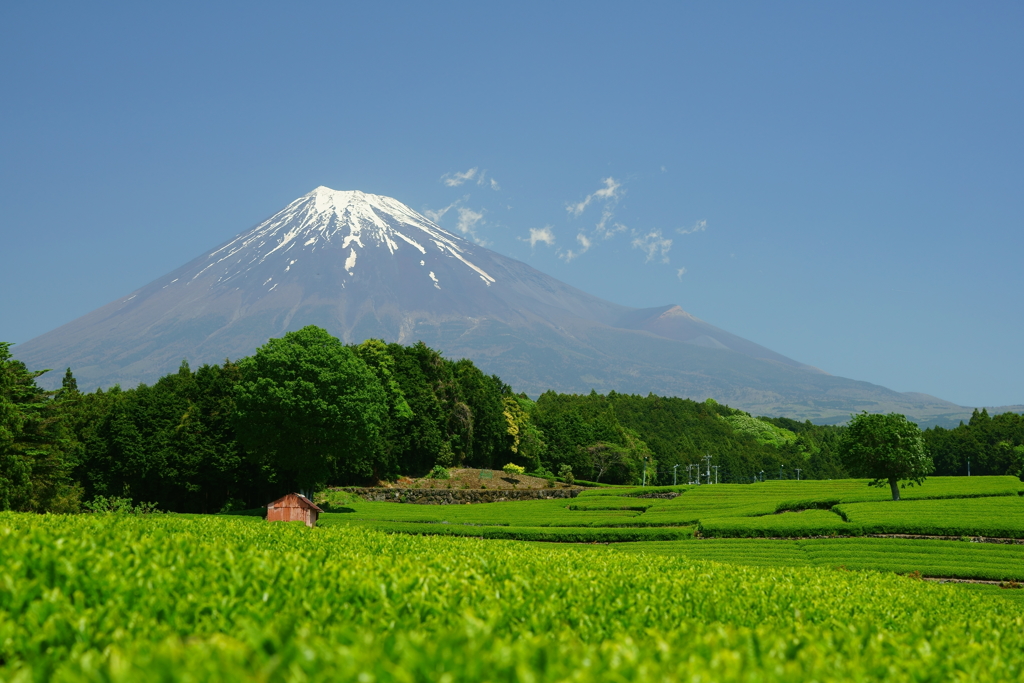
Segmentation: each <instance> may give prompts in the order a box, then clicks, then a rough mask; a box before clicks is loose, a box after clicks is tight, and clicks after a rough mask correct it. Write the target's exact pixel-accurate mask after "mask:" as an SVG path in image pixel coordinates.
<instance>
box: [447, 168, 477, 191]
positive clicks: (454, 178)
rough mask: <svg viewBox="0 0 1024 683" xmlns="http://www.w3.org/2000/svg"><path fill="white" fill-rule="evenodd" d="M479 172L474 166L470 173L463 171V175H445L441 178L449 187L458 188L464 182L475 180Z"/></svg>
mask: <svg viewBox="0 0 1024 683" xmlns="http://www.w3.org/2000/svg"><path fill="white" fill-rule="evenodd" d="M478 170H479V169H478V168H477V167H475V166H474V167H473V168H471V169H469V170H468V171H463V172H462V173H445V174H444V175H443V176H441V182H442V183H444V184H445V185H447V186H448V187H458V186H459V185H461V184H463V183H464V182H466V181H468V180H472V179H473V178H475V177H476V172H477V171H478Z"/></svg>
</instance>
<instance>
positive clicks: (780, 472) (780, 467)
mask: <svg viewBox="0 0 1024 683" xmlns="http://www.w3.org/2000/svg"><path fill="white" fill-rule="evenodd" d="M783 467H785V465H779V481H782V468H783Z"/></svg>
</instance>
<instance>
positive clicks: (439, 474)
mask: <svg viewBox="0 0 1024 683" xmlns="http://www.w3.org/2000/svg"><path fill="white" fill-rule="evenodd" d="M427 476H428V477H429V478H431V479H451V478H452V475H451V472H449V471H448V468H447V467H444V466H443V465H434V469H432V470H430V472H429V473H428V474H427Z"/></svg>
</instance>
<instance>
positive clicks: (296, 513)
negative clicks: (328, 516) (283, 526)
mask: <svg viewBox="0 0 1024 683" xmlns="http://www.w3.org/2000/svg"><path fill="white" fill-rule="evenodd" d="M321 512H323V510H321V509H320V508H319V507H317V505H316V503H314V502H313V501H311V500H310V499H309V498H306V497H305V496H303V495H301V494H299V493H289V494H287V495H285V496H281V497H280V498H278V499H277V500H275V501H274V502H273V503H267V521H268V522H305V523H306V526H308V527H312V526H315V525H316V518H317V517H318V516H319V515H320V513H321Z"/></svg>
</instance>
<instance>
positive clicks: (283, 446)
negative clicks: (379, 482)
mask: <svg viewBox="0 0 1024 683" xmlns="http://www.w3.org/2000/svg"><path fill="white" fill-rule="evenodd" d="M239 369H240V371H241V374H242V381H241V382H239V384H238V387H237V390H236V397H235V402H236V429H237V434H238V439H239V441H240V442H241V443H242V444H243V445H244V447H245V449H246V450H247V451H248V452H249V453H252V454H254V455H256V456H257V457H258V458H260V459H262V460H268V461H273V462H274V463H275V464H276V465H277V466H278V467H279V468H280V469H281V470H283V471H284V472H287V473H289V474H290V475H291V476H292V477H294V481H295V484H296V485H297V486H298V487H299V488H301V489H303V490H307V491H312V490H313V488H314V487H316V486H317V485H318V484H322V483H324V482H326V481H328V480H329V479H331V478H332V475H333V476H335V477H337V478H341V479H348V480H352V479H359V478H362V479H369V478H372V477H373V476H374V475H375V474H377V473H379V472H380V470H381V468H382V467H386V465H387V463H386V459H385V455H386V453H385V449H384V442H383V439H382V432H383V429H384V422H385V419H386V418H387V416H388V412H389V411H388V406H389V400H388V398H389V397H388V394H387V393H386V392H385V390H384V388H383V387H382V386H381V382H380V379H379V378H378V375H377V374H375V373H374V371H373V370H371V369H370V368H369V367H368V366H367V365H366V363H365V362H363V360H362V359H360V358H359V356H357V355H356V354H355V353H353V351H352V350H351V349H350V348H348V347H346V346H345V345H344V344H342V343H341V342H340V341H339V340H338V339H337V338H335V337H333V336H331V335H330V334H328V333H327V332H326V331H325V330H322V329H320V328H319V327H314V326H307V327H304V328H302V329H301V330H299V331H297V332H289V333H287V334H285V335H284V337H283V338H281V339H271V340H270V341H268V342H267V343H266V344H264V345H263V346H261V347H260V348H259V349H258V350H257V351H256V354H255V355H253V356H250V357H248V358H245V359H243V360H242V361H241V362H240V363H239ZM389 388H390V387H389ZM392 400H393V401H394V397H392Z"/></svg>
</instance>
